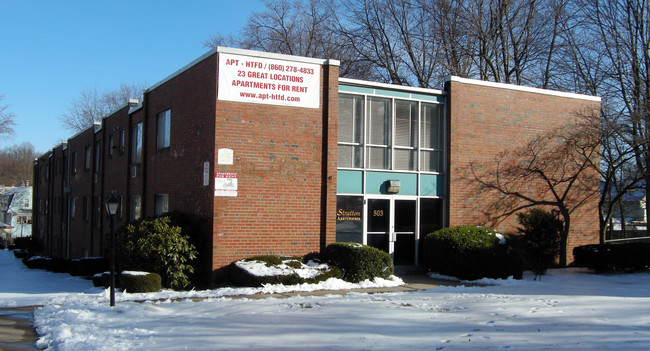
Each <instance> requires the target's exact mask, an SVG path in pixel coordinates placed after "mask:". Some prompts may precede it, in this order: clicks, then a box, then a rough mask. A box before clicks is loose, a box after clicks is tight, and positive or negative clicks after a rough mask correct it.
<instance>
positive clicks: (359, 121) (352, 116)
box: [338, 94, 363, 168]
mask: <svg viewBox="0 0 650 351" xmlns="http://www.w3.org/2000/svg"><path fill="white" fill-rule="evenodd" d="M338 135H339V136H338V138H339V140H338V144H339V145H338V148H339V151H338V166H339V167H353V168H360V167H361V165H362V163H361V160H362V157H363V154H362V153H363V97H362V96H355V95H343V94H342V95H341V96H340V97H339V127H338Z"/></svg>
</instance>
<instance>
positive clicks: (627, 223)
mask: <svg viewBox="0 0 650 351" xmlns="http://www.w3.org/2000/svg"><path fill="white" fill-rule="evenodd" d="M615 195H616V193H614V194H612V195H609V196H615ZM645 195H646V194H645V186H643V185H642V186H640V187H639V188H638V189H634V190H632V191H628V192H627V193H625V194H623V197H622V198H621V200H619V201H618V202H616V203H614V204H613V206H614V208H613V210H612V216H611V219H610V222H609V223H608V224H607V236H606V240H607V241H619V240H629V239H634V240H636V239H638V238H643V237H648V235H647V232H646V229H647V223H648V218H647V215H646V196H645ZM607 203H609V202H607Z"/></svg>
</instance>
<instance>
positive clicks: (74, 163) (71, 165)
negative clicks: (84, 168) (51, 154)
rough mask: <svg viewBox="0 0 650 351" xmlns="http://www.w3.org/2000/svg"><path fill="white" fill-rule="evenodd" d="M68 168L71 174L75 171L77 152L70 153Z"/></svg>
mask: <svg viewBox="0 0 650 351" xmlns="http://www.w3.org/2000/svg"><path fill="white" fill-rule="evenodd" d="M70 170H71V171H72V174H75V173H77V152H76V151H75V152H73V153H72V158H71V159H70Z"/></svg>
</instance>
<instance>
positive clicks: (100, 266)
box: [70, 257, 109, 277]
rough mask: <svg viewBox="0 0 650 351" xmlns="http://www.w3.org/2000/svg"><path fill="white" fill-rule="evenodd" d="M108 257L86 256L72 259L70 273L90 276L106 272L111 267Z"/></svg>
mask: <svg viewBox="0 0 650 351" xmlns="http://www.w3.org/2000/svg"><path fill="white" fill-rule="evenodd" d="M108 265H109V262H108V259H106V258H103V257H85V258H77V259H73V260H71V261H70V275H75V276H84V277H90V276H93V275H95V274H96V273H100V272H104V271H106V270H107V269H108V268H109V267H108Z"/></svg>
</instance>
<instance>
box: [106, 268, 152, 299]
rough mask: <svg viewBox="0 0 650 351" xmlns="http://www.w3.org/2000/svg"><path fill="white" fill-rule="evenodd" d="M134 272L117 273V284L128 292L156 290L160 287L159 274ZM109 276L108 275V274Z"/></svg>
mask: <svg viewBox="0 0 650 351" xmlns="http://www.w3.org/2000/svg"><path fill="white" fill-rule="evenodd" d="M133 273H135V272H127V271H125V272H122V273H121V274H120V275H119V284H118V286H119V287H120V288H122V289H124V291H126V292H128V293H132V294H134V293H145V292H157V291H159V290H160V289H161V288H162V283H161V278H160V275H159V274H156V273H147V274H133ZM109 278H110V275H109Z"/></svg>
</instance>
